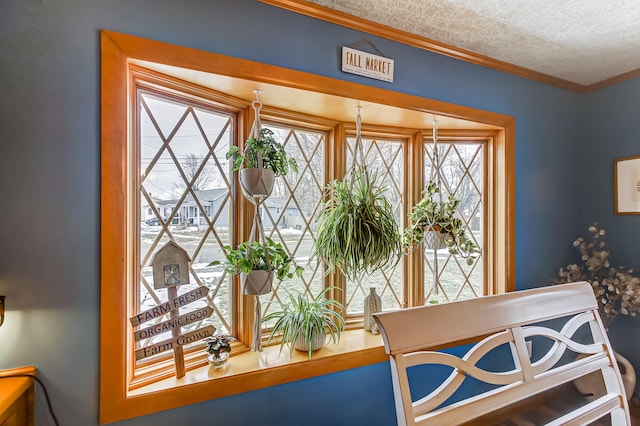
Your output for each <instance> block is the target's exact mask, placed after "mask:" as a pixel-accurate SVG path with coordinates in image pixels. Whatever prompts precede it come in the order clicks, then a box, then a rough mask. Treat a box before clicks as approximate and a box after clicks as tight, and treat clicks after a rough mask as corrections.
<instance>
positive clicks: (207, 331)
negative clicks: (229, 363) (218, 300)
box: [135, 325, 216, 377]
mask: <svg viewBox="0 0 640 426" xmlns="http://www.w3.org/2000/svg"><path fill="white" fill-rule="evenodd" d="M215 332H216V328H215V327H214V326H212V325H208V326H206V327H202V328H199V329H197V330H193V331H190V332H188V333H185V334H181V335H179V336H176V337H174V338H171V339H167V340H164V341H162V342H159V343H155V344H153V345H151V346H145V347H144V348H140V349H138V350H137V351H136V352H135V354H136V361H138V360H140V359H142V358H146V357H149V356H152V355H157V354H159V353H161V352H166V351H169V350H171V349H176V348H179V347H180V348H181V347H182V346H184V345H187V344H189V343H193V342H197V341H198V340H202V339H206V338H207V337H211V336H213V333H215ZM183 362H184V360H183ZM182 376H184V373H183V374H182ZM182 376H178V377H182Z"/></svg>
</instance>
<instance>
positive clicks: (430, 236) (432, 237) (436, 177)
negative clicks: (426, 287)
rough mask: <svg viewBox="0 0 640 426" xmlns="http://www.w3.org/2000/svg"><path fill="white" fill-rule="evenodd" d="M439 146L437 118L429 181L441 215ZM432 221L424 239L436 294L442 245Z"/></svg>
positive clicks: (434, 128)
mask: <svg viewBox="0 0 640 426" xmlns="http://www.w3.org/2000/svg"><path fill="white" fill-rule="evenodd" d="M440 176H441V175H440V148H439V147H438V120H436V119H434V120H433V161H432V167H431V175H430V178H429V180H430V182H434V181H435V183H436V187H437V188H438V201H439V206H440V210H441V211H440V215H442V213H443V211H442V208H443V203H442V180H441V177H440ZM433 225H435V224H434V223H430V224H429V230H428V231H427V232H428V233H427V236H426V238H425V240H427V244H428V245H429V246H431V248H432V249H433V294H435V295H436V296H437V295H438V294H439V291H440V274H439V271H438V269H439V268H438V250H439V249H440V248H441V246H442V237H441V234H440V231H439V230H437V231H436V230H434V229H432V227H433Z"/></svg>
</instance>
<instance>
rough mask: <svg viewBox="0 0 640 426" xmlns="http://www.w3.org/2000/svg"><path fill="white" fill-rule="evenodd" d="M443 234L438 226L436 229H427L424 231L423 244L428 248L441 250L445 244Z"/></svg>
mask: <svg viewBox="0 0 640 426" xmlns="http://www.w3.org/2000/svg"><path fill="white" fill-rule="evenodd" d="M444 235H445V234H443V233H441V232H440V227H438V230H435V229H428V230H425V231H424V246H425V247H426V248H428V249H429V250H442V249H444V248H446V247H447V246H446V244H445V243H444V238H443V237H444Z"/></svg>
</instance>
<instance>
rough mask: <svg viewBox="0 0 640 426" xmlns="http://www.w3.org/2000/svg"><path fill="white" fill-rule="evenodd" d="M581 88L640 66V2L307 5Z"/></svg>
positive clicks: (337, 0) (319, 0)
mask: <svg viewBox="0 0 640 426" xmlns="http://www.w3.org/2000/svg"><path fill="white" fill-rule="evenodd" d="M309 1H310V2H311V3H315V4H317V5H320V6H324V7H328V8H331V9H334V10H338V11H340V12H344V13H347V14H350V15H353V16H356V17H359V18H362V19H366V20H369V21H373V22H377V23H380V24H384V25H387V26H390V27H393V28H397V29H400V30H403V31H406V32H408V33H412V34H415V35H419V36H422V37H425V38H428V39H431V40H435V41H438V42H441V43H445V44H448V45H451V46H455V47H457V48H461V49H464V50H468V51H471V52H474V53H478V54H481V55H484V56H488V57H490V58H493V59H497V60H500V61H504V62H507V63H510V64H514V65H518V66H520V67H524V68H527V69H530V70H533V71H537V72H540V73H543V74H547V75H550V76H554V77H557V78H560V79H563V80H567V81H570V82H573V83H577V84H581V85H585V86H588V85H591V84H595V83H599V82H601V81H604V80H607V79H609V78H612V77H616V76H618V75H621V74H624V73H626V72H628V71H632V70H636V69H638V68H640V0H309Z"/></svg>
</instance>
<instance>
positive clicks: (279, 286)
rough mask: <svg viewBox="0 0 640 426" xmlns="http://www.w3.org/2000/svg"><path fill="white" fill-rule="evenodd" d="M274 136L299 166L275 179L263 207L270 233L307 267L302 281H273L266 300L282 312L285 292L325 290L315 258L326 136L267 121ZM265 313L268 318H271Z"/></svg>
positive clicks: (266, 227)
mask: <svg viewBox="0 0 640 426" xmlns="http://www.w3.org/2000/svg"><path fill="white" fill-rule="evenodd" d="M263 125H264V126H265V127H268V128H269V129H271V130H272V131H273V132H274V137H275V139H276V140H277V141H278V142H280V143H282V144H283V145H284V147H285V150H286V152H287V155H288V156H290V157H291V158H294V159H295V160H296V162H297V163H298V172H297V173H296V172H293V171H290V172H289V174H287V176H282V177H278V178H276V182H275V185H274V190H273V193H272V194H271V196H270V197H269V198H267V199H266V200H265V202H264V203H263V208H262V209H261V214H262V218H263V222H264V225H265V235H266V236H267V237H269V238H272V239H273V240H274V241H277V242H280V243H281V244H282V245H283V246H284V248H285V250H286V251H287V252H288V253H289V254H290V255H291V256H293V258H294V259H295V263H296V265H299V266H302V267H303V268H304V274H303V276H302V277H301V278H298V277H294V278H292V279H288V280H286V281H283V282H282V283H279V282H276V283H274V290H273V292H272V293H270V294H269V295H268V297H265V299H267V300H266V305H265V308H264V310H265V312H266V313H268V312H270V311H273V310H276V309H279V308H280V307H279V304H278V302H286V297H287V296H286V290H297V291H303V292H307V293H308V294H310V295H314V296H315V295H316V294H318V293H319V292H320V291H321V290H322V288H323V272H322V268H321V265H320V263H319V262H318V261H317V259H316V258H315V257H314V256H312V253H313V241H314V239H315V229H316V224H315V216H316V214H317V212H318V210H319V208H320V205H321V202H322V196H323V189H324V183H323V178H322V176H323V170H324V162H325V144H326V139H327V135H326V133H324V132H318V131H314V130H309V129H302V128H289V127H283V126H281V125H276V124H273V123H266V124H265V123H263ZM266 313H265V315H266Z"/></svg>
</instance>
